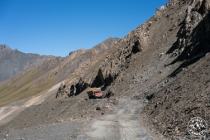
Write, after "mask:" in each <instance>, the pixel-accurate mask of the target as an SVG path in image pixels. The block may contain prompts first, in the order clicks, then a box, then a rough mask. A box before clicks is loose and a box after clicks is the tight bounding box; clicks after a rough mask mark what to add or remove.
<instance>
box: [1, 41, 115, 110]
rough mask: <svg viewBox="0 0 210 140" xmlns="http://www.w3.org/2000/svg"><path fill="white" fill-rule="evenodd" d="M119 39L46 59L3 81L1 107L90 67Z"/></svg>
mask: <svg viewBox="0 0 210 140" xmlns="http://www.w3.org/2000/svg"><path fill="white" fill-rule="evenodd" d="M116 40H117V39H114V38H113V39H112V38H110V39H107V40H105V41H104V42H103V43H101V44H99V45H98V46H96V47H95V48H93V49H90V50H79V51H76V52H73V53H71V54H70V55H69V56H68V57H66V58H53V59H49V60H45V61H44V62H43V64H41V65H38V66H35V67H32V68H30V69H29V70H27V71H26V72H24V73H21V74H19V75H17V76H15V77H14V78H12V79H11V80H8V81H5V82H3V83H1V85H0V97H1V98H0V106H2V105H5V104H8V103H11V102H13V101H17V100H20V99H24V98H28V97H31V96H33V95H37V94H41V93H43V92H45V91H46V90H48V89H49V88H50V87H52V86H53V85H55V84H57V83H59V82H61V81H63V80H64V79H66V78H68V77H73V75H76V73H78V72H83V71H85V68H86V67H88V66H89V65H92V63H96V62H97V61H98V60H100V59H101V58H103V55H106V53H107V51H108V50H109V49H110V48H111V47H112V46H113V45H114V42H115V41H116ZM102 52H103V54H102Z"/></svg>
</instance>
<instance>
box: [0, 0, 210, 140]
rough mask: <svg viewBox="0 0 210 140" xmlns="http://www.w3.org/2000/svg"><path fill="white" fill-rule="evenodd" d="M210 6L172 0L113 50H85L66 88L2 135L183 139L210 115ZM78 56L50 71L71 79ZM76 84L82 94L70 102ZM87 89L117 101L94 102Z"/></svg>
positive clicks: (201, 0) (203, 2)
mask: <svg viewBox="0 0 210 140" xmlns="http://www.w3.org/2000/svg"><path fill="white" fill-rule="evenodd" d="M209 4H210V2H209V0H199V1H198V0H185V1H184V0H171V1H170V2H169V3H168V4H167V5H166V6H164V7H162V8H161V9H160V10H158V11H157V12H156V14H155V16H153V17H152V18H151V19H149V20H148V21H147V22H146V23H145V24H143V25H141V26H139V27H138V28H136V29H135V30H134V31H132V32H130V33H129V34H128V35H127V36H126V37H124V38H123V39H120V40H118V41H117V42H115V43H114V44H113V46H112V47H110V49H108V50H107V51H104V52H103V51H102V52H103V53H98V54H97V53H96V52H97V51H95V50H94V49H93V50H89V51H85V52H83V51H80V53H79V57H78V58H80V59H82V60H83V61H82V63H79V64H80V65H78V66H77V67H75V69H74V71H71V72H72V73H69V75H68V76H66V77H65V81H64V83H63V84H62V85H61V87H60V89H62V90H59V92H57V90H54V95H52V96H50V97H49V98H48V100H46V101H45V102H43V103H41V104H39V105H37V106H32V107H29V108H27V109H26V110H24V111H23V112H22V113H21V114H20V115H19V116H17V117H16V118H14V119H13V120H12V121H11V122H9V123H7V124H6V125H4V126H2V127H1V130H2V133H0V134H2V136H4V137H5V134H7V133H8V134H9V136H10V135H11V138H15V137H16V136H22V137H25V138H31V139H36V138H37V137H39V138H40V139H50V138H52V137H53V138H55V139H75V140H76V139H93V140H102V139H103V140H104V139H107V140H108V139H133V140H135V139H137V140H138V139H160V140H163V139H172V138H177V137H181V138H184V137H185V136H187V135H188V133H187V130H186V127H187V123H188V121H190V119H191V118H192V117H202V118H203V119H205V120H207V121H209V117H210V116H209V87H210V85H209V59H210V56H209V53H208V52H209V50H210V49H209V40H210V39H209V33H210V32H209V29H210V28H209V7H210V6H209ZM86 53H87V54H88V56H90V57H91V58H89V59H87V58H86V57H85V56H86V55H85V54H86ZM76 54H77V53H76ZM94 54H96V55H94ZM96 56H98V57H96ZM73 58H76V57H75V56H74V55H72V54H71V55H70V56H69V58H67V59H65V60H64V61H63V62H62V63H61V65H59V66H60V67H57V68H55V69H53V70H52V71H53V72H55V73H56V75H59V71H64V73H66V74H68V71H65V70H64V69H63V68H65V66H66V64H68V62H69V61H68V59H70V60H71V61H72V64H74V59H73ZM75 61H76V60H75ZM76 62H77V61H76ZM76 64H78V63H76ZM55 73H54V74H55ZM72 85H74V86H75V87H76V93H77V94H76V96H72V97H69V96H68V95H69V93H70V91H69V90H70V87H71V86H72ZM89 87H100V88H101V89H102V90H103V92H104V93H111V95H112V96H111V97H109V98H104V99H101V100H100V99H98V100H97V99H96V100H94V99H93V100H91V99H88V96H87V94H86V90H87V89H88V88H89ZM56 95H57V98H55V97H56ZM64 97H65V98H64ZM68 97H69V98H68ZM142 110H143V112H142ZM143 116H144V118H143ZM144 120H145V121H144ZM66 124H68V125H66ZM146 125H148V126H147V127H146ZM25 128H27V130H28V131H26V130H25ZM150 129H152V131H154V132H157V135H155V134H153V133H151V130H150ZM40 130H43V131H44V132H46V133H43V132H42V131H40ZM66 130H68V131H66ZM144 130H145V131H146V132H145V131H144ZM52 132H53V133H52Z"/></svg>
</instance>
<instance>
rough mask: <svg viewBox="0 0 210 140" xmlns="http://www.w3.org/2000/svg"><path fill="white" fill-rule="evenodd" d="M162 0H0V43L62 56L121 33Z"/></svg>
mask: <svg viewBox="0 0 210 140" xmlns="http://www.w3.org/2000/svg"><path fill="white" fill-rule="evenodd" d="M165 3H166V0H0V21H1V22H0V43H1V44H7V45H8V46H10V47H11V48H15V49H18V50H20V51H23V52H30V53H39V54H45V55H57V56H66V55H68V53H69V52H70V51H73V50H76V49H79V48H91V47H93V46H94V45H96V44H98V43H100V42H101V41H103V40H105V39H106V38H108V37H123V36H125V35H126V34H127V33H128V32H129V31H131V30H133V29H135V28H136V27H137V26H138V25H140V24H142V23H143V22H144V21H146V20H147V19H149V18H150V17H151V16H152V15H154V12H155V9H156V8H158V7H160V6H161V5H163V4H165Z"/></svg>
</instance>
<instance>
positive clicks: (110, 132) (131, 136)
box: [0, 98, 156, 140]
mask: <svg viewBox="0 0 210 140" xmlns="http://www.w3.org/2000/svg"><path fill="white" fill-rule="evenodd" d="M142 107H143V105H142V103H141V102H140V101H138V100H134V99H133V100H132V99H129V98H121V99H120V100H119V104H118V105H117V106H115V107H114V108H113V112H112V113H111V114H106V115H104V116H102V117H99V118H97V119H93V120H92V121H89V122H83V121H81V122H80V121H76V122H62V123H54V124H49V125H43V126H36V127H30V128H24V129H18V130H17V129H11V130H9V131H8V132H7V133H5V135H4V136H3V137H0V140H17V139H21V140H156V138H154V137H152V136H151V135H150V133H149V132H148V131H147V130H146V129H145V128H144V126H143V124H142V121H141V115H140V114H141V111H142Z"/></svg>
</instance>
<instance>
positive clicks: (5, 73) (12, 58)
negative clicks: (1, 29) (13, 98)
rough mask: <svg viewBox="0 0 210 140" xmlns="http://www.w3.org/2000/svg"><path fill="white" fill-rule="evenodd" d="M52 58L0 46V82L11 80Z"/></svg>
mask: <svg viewBox="0 0 210 140" xmlns="http://www.w3.org/2000/svg"><path fill="white" fill-rule="evenodd" d="M49 58H53V57H52V56H41V55H37V54H29V53H28V54H27V53H22V52H20V51H18V50H13V49H11V48H9V47H7V46H6V45H0V81H3V80H6V79H8V78H11V77H12V76H14V75H16V74H18V73H20V72H23V71H24V70H26V69H27V68H30V67H32V66H34V65H39V64H41V63H43V61H45V60H46V59H49Z"/></svg>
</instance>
